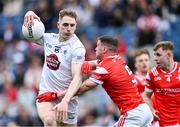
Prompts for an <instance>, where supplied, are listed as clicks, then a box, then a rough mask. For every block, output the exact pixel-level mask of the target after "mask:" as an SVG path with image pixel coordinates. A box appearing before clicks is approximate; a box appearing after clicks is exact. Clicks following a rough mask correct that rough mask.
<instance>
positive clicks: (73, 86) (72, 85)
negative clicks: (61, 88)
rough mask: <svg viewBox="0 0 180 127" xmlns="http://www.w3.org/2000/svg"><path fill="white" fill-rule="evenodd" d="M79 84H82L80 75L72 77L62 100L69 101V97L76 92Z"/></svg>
mask: <svg viewBox="0 0 180 127" xmlns="http://www.w3.org/2000/svg"><path fill="white" fill-rule="evenodd" d="M81 84H82V78H81V77H80V76H77V77H74V78H73V80H72V81H71V83H70V86H69V88H68V90H67V91H66V93H65V95H64V98H63V99H62V101H66V102H68V103H69V102H70V100H71V98H72V97H73V96H74V95H75V94H76V92H77V91H78V89H79V88H80V86H81ZM60 96H62V95H60Z"/></svg>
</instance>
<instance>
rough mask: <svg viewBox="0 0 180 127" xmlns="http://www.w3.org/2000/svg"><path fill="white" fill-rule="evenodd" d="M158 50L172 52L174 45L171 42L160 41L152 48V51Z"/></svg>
mask: <svg viewBox="0 0 180 127" xmlns="http://www.w3.org/2000/svg"><path fill="white" fill-rule="evenodd" d="M159 48H162V50H171V51H173V49H174V44H173V42H171V41H161V42H158V43H157V44H155V46H154V49H153V50H154V51H157V50H158V49H159Z"/></svg>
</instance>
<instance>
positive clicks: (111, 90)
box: [39, 36, 152, 127]
mask: <svg viewBox="0 0 180 127" xmlns="http://www.w3.org/2000/svg"><path fill="white" fill-rule="evenodd" d="M117 49H118V41H117V39H115V38H112V37H110V36H102V37H99V38H98V40H97V47H96V49H95V51H96V57H97V59H99V60H100V62H99V63H98V65H97V67H96V70H95V71H94V72H93V73H92V75H91V76H90V78H89V79H87V80H85V81H84V82H83V84H82V86H81V87H80V89H79V91H78V93H77V94H81V93H83V92H85V91H88V90H90V89H92V88H95V87H96V86H97V85H102V87H103V88H104V89H105V90H106V92H107V94H108V95H109V96H110V97H111V99H112V100H113V101H114V103H115V104H116V105H117V106H118V108H119V110H120V112H121V115H120V118H119V120H118V122H117V123H116V124H115V125H114V126H115V127H150V126H151V121H152V113H151V111H150V108H149V107H148V105H147V104H146V103H144V101H143V99H142V97H141V95H140V94H139V92H138V90H137V87H136V86H135V84H134V83H135V81H134V76H133V73H132V71H131V70H130V69H129V67H128V66H127V65H126V63H125V61H124V60H123V59H122V57H121V56H120V55H118V54H117ZM44 96H45V95H44ZM59 96H62V93H60V94H58V97H59ZM39 100H40V101H41V98H40V99H39ZM56 106H57V107H59V109H60V106H61V109H62V110H61V113H60V114H58V115H59V117H60V119H64V118H65V117H66V114H67V111H66V110H63V106H64V105H63V106H62V105H59V104H58V105H56ZM65 107H66V106H65Z"/></svg>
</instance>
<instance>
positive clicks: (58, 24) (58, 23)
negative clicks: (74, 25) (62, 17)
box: [57, 21, 60, 29]
mask: <svg viewBox="0 0 180 127" xmlns="http://www.w3.org/2000/svg"><path fill="white" fill-rule="evenodd" d="M59 26H60V21H57V28H58V29H59Z"/></svg>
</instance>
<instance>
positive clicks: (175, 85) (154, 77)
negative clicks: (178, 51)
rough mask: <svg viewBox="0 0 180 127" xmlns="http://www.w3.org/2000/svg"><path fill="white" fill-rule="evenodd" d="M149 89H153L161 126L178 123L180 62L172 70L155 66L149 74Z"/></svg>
mask: <svg viewBox="0 0 180 127" xmlns="http://www.w3.org/2000/svg"><path fill="white" fill-rule="evenodd" d="M147 81H148V84H147V88H146V90H147V91H153V92H154V96H155V98H156V99H155V101H156V109H157V110H158V111H159V114H158V116H159V118H160V121H159V123H160V126H171V125H176V124H177V123H178V119H179V118H178V116H179V110H180V63H177V62H175V66H174V68H173V69H172V71H170V72H165V71H163V70H161V69H160V68H159V67H154V68H153V69H151V70H150V71H149V72H148V75H147Z"/></svg>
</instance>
